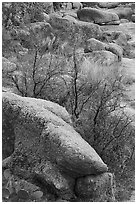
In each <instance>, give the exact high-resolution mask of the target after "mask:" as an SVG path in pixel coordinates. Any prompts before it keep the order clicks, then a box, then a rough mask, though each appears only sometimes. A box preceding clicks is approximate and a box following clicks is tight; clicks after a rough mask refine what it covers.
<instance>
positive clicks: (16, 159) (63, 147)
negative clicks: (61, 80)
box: [3, 92, 107, 199]
mask: <svg viewBox="0 0 137 204" xmlns="http://www.w3.org/2000/svg"><path fill="white" fill-rule="evenodd" d="M8 123H10V127H11V129H8V130H7V132H6V134H5V132H3V138H4V141H5V143H4V144H3V148H6V147H8V146H9V143H8V141H9V140H8V138H7V133H8V136H9V137H10V136H11V135H13V136H12V140H15V141H14V152H13V154H12V155H11V162H10V168H12V172H13V173H14V174H15V175H19V176H22V177H24V178H25V179H28V178H33V177H35V176H37V177H39V178H40V179H42V180H43V182H45V183H47V184H48V185H50V186H51V187H52V188H53V189H54V191H55V192H56V194H57V195H59V196H61V197H62V198H64V199H70V198H72V197H73V194H74V192H73V189H74V184H75V179H76V178H78V177H81V176H87V175H98V174H101V173H104V172H106V171H107V165H106V164H105V163H104V162H103V161H102V159H101V158H100V157H99V155H98V154H97V153H96V152H95V150H94V149H93V148H92V147H91V146H90V145H89V144H88V143H87V142H86V141H85V140H84V139H82V137H81V136H80V135H79V134H78V133H77V132H76V131H75V130H74V129H73V127H72V126H71V119H70V116H69V114H68V113H67V111H66V110H65V108H63V107H61V106H59V105H58V104H55V103H52V102H49V101H45V100H41V99H34V98H26V97H21V96H18V95H16V94H13V93H9V92H4V93H3V124H4V126H3V127H4V128H6V127H7V126H6V124H8ZM8 131H9V132H8ZM10 133H11V135H10ZM3 156H4V155H3Z"/></svg>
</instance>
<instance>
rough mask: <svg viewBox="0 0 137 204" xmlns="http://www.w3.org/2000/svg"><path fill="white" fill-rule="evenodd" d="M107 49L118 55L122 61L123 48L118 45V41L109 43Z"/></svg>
mask: <svg viewBox="0 0 137 204" xmlns="http://www.w3.org/2000/svg"><path fill="white" fill-rule="evenodd" d="M105 49H106V50H107V51H110V52H112V53H113V54H115V55H117V56H118V61H121V59H122V56H123V49H122V48H121V47H120V46H119V45H117V44H116V43H109V44H108V45H106V48H105Z"/></svg>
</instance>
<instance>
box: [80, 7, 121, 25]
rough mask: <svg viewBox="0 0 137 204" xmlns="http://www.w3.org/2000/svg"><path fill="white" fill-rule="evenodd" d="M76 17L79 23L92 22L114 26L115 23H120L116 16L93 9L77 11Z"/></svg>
mask: <svg viewBox="0 0 137 204" xmlns="http://www.w3.org/2000/svg"><path fill="white" fill-rule="evenodd" d="M77 16H78V19H79V20H80V21H86V22H92V23H96V24H108V23H109V24H110V23H111V24H113V23H114V24H115V22H117V24H118V23H120V22H119V17H118V15H117V14H115V13H113V12H111V13H110V12H107V11H102V10H101V9H95V8H83V9H81V10H78V11H77Z"/></svg>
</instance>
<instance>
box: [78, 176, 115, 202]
mask: <svg viewBox="0 0 137 204" xmlns="http://www.w3.org/2000/svg"><path fill="white" fill-rule="evenodd" d="M75 192H76V195H78V196H79V197H81V198H84V201H91V202H92V201H94V202H102V201H103V202H104V201H106V202H114V201H115V197H114V179H113V175H112V174H111V173H104V174H100V175H98V176H86V177H83V178H79V179H78V180H77V183H76V187H75Z"/></svg>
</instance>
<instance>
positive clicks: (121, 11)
mask: <svg viewBox="0 0 137 204" xmlns="http://www.w3.org/2000/svg"><path fill="white" fill-rule="evenodd" d="M108 12H110V13H115V14H117V15H118V17H119V19H121V18H125V19H128V20H131V16H132V14H133V13H134V12H133V10H132V8H129V7H128V8H126V7H122V6H120V7H117V8H114V9H108Z"/></svg>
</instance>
